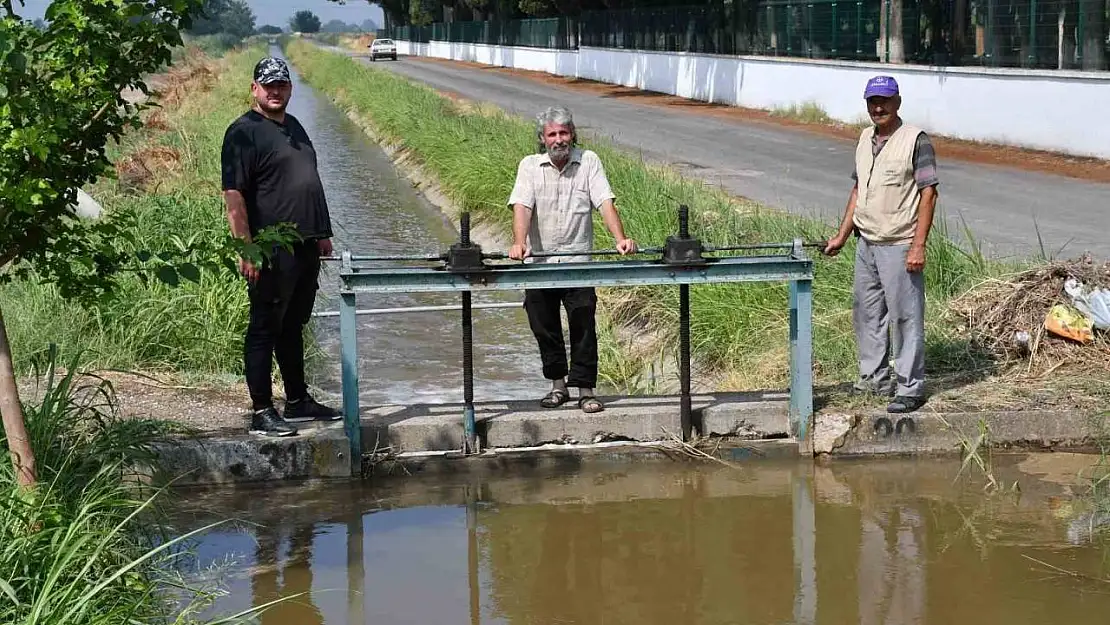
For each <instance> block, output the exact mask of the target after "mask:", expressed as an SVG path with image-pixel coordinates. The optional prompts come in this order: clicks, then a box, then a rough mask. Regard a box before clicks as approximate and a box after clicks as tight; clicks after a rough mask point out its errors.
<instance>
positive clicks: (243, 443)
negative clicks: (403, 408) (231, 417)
mask: <svg viewBox="0 0 1110 625" xmlns="http://www.w3.org/2000/svg"><path fill="white" fill-rule="evenodd" d="M336 425H338V424H329V425H327V426H320V427H305V428H303V429H302V430H301V433H300V434H299V435H298V436H294V437H289V438H264V437H259V436H251V435H237V436H223V437H211V438H192V439H180V440H177V441H173V442H171V443H165V444H162V445H161V446H159V448H158V457H159V465H160V468H161V469H162V471H163V473H164V474H165V476H166V477H168V478H178V480H177V482H176V484H178V485H182V486H185V485H201V484H232V483H245V482H263V481H283V480H303V479H311V478H328V477H350V476H351V460H350V445H349V443H348V442H347V437H346V436H345V435H344V433H343V429H342V425H339V427H336Z"/></svg>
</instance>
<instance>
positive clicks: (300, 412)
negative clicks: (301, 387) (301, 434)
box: [285, 395, 343, 421]
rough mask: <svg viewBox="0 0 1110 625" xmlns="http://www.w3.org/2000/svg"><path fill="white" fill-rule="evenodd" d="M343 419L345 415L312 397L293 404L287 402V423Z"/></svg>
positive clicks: (307, 396)
mask: <svg viewBox="0 0 1110 625" xmlns="http://www.w3.org/2000/svg"><path fill="white" fill-rule="evenodd" d="M341 419H343V415H341V414H339V411H338V410H336V409H335V408H329V407H328V406H325V405H323V404H321V403H318V402H317V401H316V400H315V399H312V396H311V395H306V396H305V398H304V399H302V400H300V401H298V402H295V403H291V402H288V401H287V402H285V420H286V421H339V420H341Z"/></svg>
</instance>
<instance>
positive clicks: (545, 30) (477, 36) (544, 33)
mask: <svg viewBox="0 0 1110 625" xmlns="http://www.w3.org/2000/svg"><path fill="white" fill-rule="evenodd" d="M384 36H390V37H392V38H393V39H399V40H401V41H412V42H415V43H427V42H429V41H450V42H457V43H481V44H486V45H491V46H521V47H529V48H555V49H561V50H575V49H577V48H578V27H577V24H576V22H575V20H573V19H570V18H567V17H552V18H545V19H533V20H505V21H486V22H439V23H435V24H431V25H428V26H398V27H395V28H393V29H392V30H391V31H389V32H386V33H384Z"/></svg>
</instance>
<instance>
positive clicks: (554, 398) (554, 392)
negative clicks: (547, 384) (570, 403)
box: [540, 388, 570, 408]
mask: <svg viewBox="0 0 1110 625" xmlns="http://www.w3.org/2000/svg"><path fill="white" fill-rule="evenodd" d="M568 399H570V393H567V392H566V391H564V390H562V389H558V388H555V389H551V392H550V393H548V394H547V395H544V396H543V399H541V400H540V405H541V406H543V407H544V408H558V407H559V406H562V405H563V404H565V403H566V402H567V400H568Z"/></svg>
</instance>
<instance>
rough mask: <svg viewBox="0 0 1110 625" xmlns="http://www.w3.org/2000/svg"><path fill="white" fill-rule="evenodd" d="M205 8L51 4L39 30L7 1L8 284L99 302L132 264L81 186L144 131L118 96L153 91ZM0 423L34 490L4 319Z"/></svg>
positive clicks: (1, 224) (4, 178) (1, 72)
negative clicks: (27, 279)
mask: <svg viewBox="0 0 1110 625" xmlns="http://www.w3.org/2000/svg"><path fill="white" fill-rule="evenodd" d="M20 4H22V0H20ZM199 4H200V2H199V0H116V1H115V2H111V3H90V2H86V1H83V0H54V1H53V2H51V3H50V6H49V7H47V9H46V19H47V21H48V24H47V27H46V28H45V29H44V30H39V29H38V28H35V26H34V24H33V23H32V22H29V21H27V20H24V19H22V18H20V17H18V16H17V15H16V14H15V11H14V9H13V3H12V1H11V0H0V8H2V9H3V15H2V19H0V79H2V82H0V136H3V137H4V138H5V140H4V141H3V142H2V143H0V280H11V279H12V278H15V277H20V276H25V275H27V273H28V272H29V270H30V267H31V266H32V265H33V267H34V270H35V275H36V276H37V277H38V279H41V280H46V281H51V282H54V283H56V284H57V285H58V287H59V290H60V291H61V293H62V294H63V295H64V296H66V297H80V298H85V299H94V298H95V297H97V296H99V295H102V294H103V293H105V292H107V291H109V290H110V289H111V287H112V286H113V284H114V276H115V275H116V274H117V272H119V271H121V270H122V269H123V268H125V267H126V265H127V263H128V262H130V261H132V260H133V259H132V258H129V257H128V256H127V254H125V253H124V252H122V251H121V247H120V245H119V243H120V241H121V240H125V239H127V237H128V236H129V231H128V230H127V228H126V227H127V225H128V222H127V221H126V220H118V219H101V220H97V221H94V222H91V223H90V222H83V221H81V220H79V219H78V218H77V217H76V214H75V212H74V208H73V207H74V206H75V205H76V199H77V189H78V188H79V187H81V186H84V185H85V184H87V183H89V182H92V181H94V180H96V179H97V178H98V177H100V176H102V175H105V174H107V173H109V171H110V166H111V163H110V162H109V160H108V158H107V156H106V155H105V145H106V144H107V142H108V141H109V140H110V139H119V137H120V136H121V135H122V133H123V132H124V131H125V130H126V129H127V128H128V127H129V126H135V125H137V124H138V122H139V119H138V113H139V108H138V107H137V106H135V105H133V104H129V103H128V102H126V101H125V100H124V99H123V98H122V97H121V95H120V94H121V91H123V90H124V89H126V88H134V89H139V90H141V91H143V92H146V91H147V87H146V84H145V83H144V82H143V76H145V75H148V74H151V73H153V72H156V71H158V70H160V69H161V68H162V67H164V66H165V65H166V64H167V63H168V62H169V61H170V50H171V48H173V47H175V46H179V45H181V35H180V33H179V29H181V28H183V27H188V26H190V25H191V14H192V13H193V12H194V11H196V10H197V9H198V8H199ZM175 277H176V276H175ZM0 416H2V417H3V425H4V434H5V438H6V440H7V444H8V450H9V452H10V453H11V455H12V462H13V465H14V466H15V470H16V475H17V478H18V480H19V483H20V484H22V485H24V486H31V485H33V484H34V483H35V461H34V454H33V451H32V450H31V448H30V444H29V441H28V439H27V433H26V429H25V427H24V424H23V410H22V405H21V404H20V400H19V392H18V389H17V387H16V383H15V373H14V367H13V364H12V355H11V349H10V345H9V344H8V338H7V331H6V328H5V326H4V321H3V311H2V310H0Z"/></svg>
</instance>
